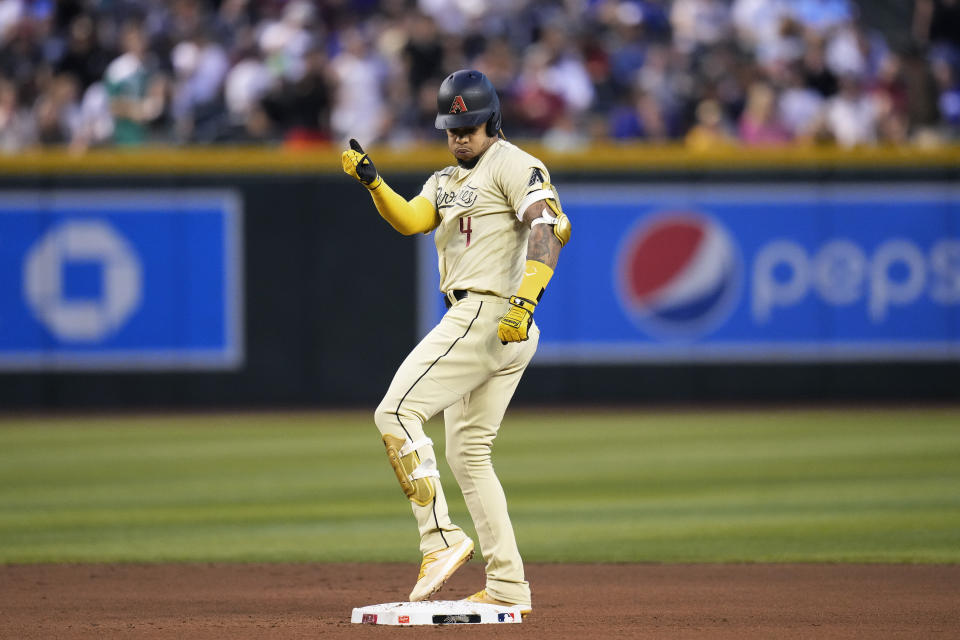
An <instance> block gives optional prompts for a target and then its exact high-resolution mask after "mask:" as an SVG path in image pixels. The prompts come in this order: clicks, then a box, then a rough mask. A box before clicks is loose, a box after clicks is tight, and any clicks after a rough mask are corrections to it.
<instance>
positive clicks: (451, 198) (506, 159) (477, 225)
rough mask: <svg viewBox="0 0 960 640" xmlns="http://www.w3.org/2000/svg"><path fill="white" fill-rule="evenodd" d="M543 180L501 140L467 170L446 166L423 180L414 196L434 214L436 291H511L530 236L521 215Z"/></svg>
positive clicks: (534, 163)
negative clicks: (427, 203) (437, 220)
mask: <svg viewBox="0 0 960 640" xmlns="http://www.w3.org/2000/svg"><path fill="white" fill-rule="evenodd" d="M549 181H550V176H549V174H548V173H547V168H546V167H545V166H544V164H543V163H542V162H540V161H539V160H538V159H536V158H535V157H533V156H532V155H530V154H529V153H527V152H526V151H523V150H522V149H520V148H518V147H517V146H515V145H513V144H511V143H509V142H507V141H506V140H497V141H496V142H495V143H493V145H491V147H490V148H489V149H487V151H486V152H485V153H484V154H483V155H482V156H481V157H480V160H479V162H477V164H476V166H474V167H473V168H472V169H465V168H463V167H459V166H450V167H446V168H445V169H442V170H441V171H437V172H436V173H434V174H433V175H432V176H430V178H429V179H427V182H426V183H425V184H424V185H423V189H422V190H421V191H420V195H421V196H422V197H424V198H427V199H428V200H430V201H431V202H433V203H434V206H435V207H436V209H437V213H438V214H439V215H440V225H439V226H438V227H437V229H436V232H435V235H434V240H435V242H436V245H437V256H438V258H439V268H440V290H441V291H443V292H447V291H451V290H455V289H468V290H470V291H476V292H478V293H492V294H494V295H497V296H500V297H502V298H509V297H510V296H512V295H513V294H514V293H516V291H517V287H518V286H519V285H520V280H521V278H522V277H523V267H524V263H525V262H526V257H527V239H528V237H529V235H530V229H529V228H528V227H527V226H526V225H525V224H522V223H521V219H522V216H523V212H524V210H525V209H526V208H527V207H529V206H530V205H531V204H533V203H534V202H537V201H538V200H542V199H543V198H544V197H545V192H544V184H546V183H549ZM550 193H555V192H550Z"/></svg>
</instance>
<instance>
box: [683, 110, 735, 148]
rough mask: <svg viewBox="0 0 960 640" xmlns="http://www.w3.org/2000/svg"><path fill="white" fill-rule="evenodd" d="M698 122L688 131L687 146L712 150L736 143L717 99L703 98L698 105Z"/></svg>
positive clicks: (685, 140)
mask: <svg viewBox="0 0 960 640" xmlns="http://www.w3.org/2000/svg"><path fill="white" fill-rule="evenodd" d="M696 116H697V121H696V124H695V125H694V126H693V127H692V128H691V129H690V131H688V132H687V135H686V137H685V139H684V142H685V144H686V146H687V147H688V148H690V149H692V150H693V151H711V150H715V149H722V148H724V147H730V146H732V145H734V144H736V138H735V137H734V136H733V134H732V133H731V131H730V126H729V124H728V123H727V121H726V118H725V117H724V115H723V109H722V108H721V107H720V103H719V102H717V101H716V100H712V99H708V100H703V101H702V102H700V104H698V105H697V111H696Z"/></svg>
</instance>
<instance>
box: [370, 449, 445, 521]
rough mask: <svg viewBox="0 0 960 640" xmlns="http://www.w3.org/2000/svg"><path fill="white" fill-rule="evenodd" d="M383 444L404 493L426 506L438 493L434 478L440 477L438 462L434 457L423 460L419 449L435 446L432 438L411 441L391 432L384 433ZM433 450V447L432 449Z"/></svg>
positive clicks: (412, 500)
mask: <svg viewBox="0 0 960 640" xmlns="http://www.w3.org/2000/svg"><path fill="white" fill-rule="evenodd" d="M383 444H384V446H385V447H386V448H387V459H388V460H390V466H391V467H393V471H394V473H396V474H397V481H398V482H399V483H400V488H401V489H403V493H404V495H406V496H407V498H409V499H410V501H411V502H413V503H414V504H418V505H420V506H421V507H425V506H427V505H428V504H430V502H431V501H432V500H433V498H434V497H435V496H436V495H437V492H436V489H435V488H434V486H433V478H439V477H440V472H439V471H437V463H436V461H434V460H433V459H430V458H427V459H425V460H421V458H420V455H419V454H418V453H417V449H420V448H422V447H427V446H430V447H432V446H433V441H432V440H430V438H423V439H422V440H418V441H417V442H411V441H410V440H405V439H403V438H398V437H396V436H392V435H390V434H384V436H383ZM431 450H432V449H431Z"/></svg>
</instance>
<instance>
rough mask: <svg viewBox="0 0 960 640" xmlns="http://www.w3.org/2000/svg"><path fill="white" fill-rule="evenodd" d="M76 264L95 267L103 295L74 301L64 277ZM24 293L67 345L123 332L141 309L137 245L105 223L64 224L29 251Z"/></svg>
mask: <svg viewBox="0 0 960 640" xmlns="http://www.w3.org/2000/svg"><path fill="white" fill-rule="evenodd" d="M76 264H87V265H89V264H92V265H96V266H97V271H98V273H99V274H100V275H99V280H100V286H99V287H98V289H99V294H98V295H97V296H96V297H93V298H80V299H73V298H71V297H70V296H68V295H66V293H65V291H64V282H63V274H64V272H65V271H66V270H67V269H69V268H70V266H71V265H76ZM23 280H24V282H23V291H24V295H25V297H26V301H27V304H28V305H29V307H30V309H31V310H32V311H33V313H34V315H35V316H36V317H37V319H38V320H39V321H40V322H41V323H43V325H44V326H45V327H47V329H49V330H50V332H51V333H52V334H53V335H55V336H56V337H57V338H58V339H60V340H63V341H65V342H95V341H98V340H101V339H103V338H104V337H106V336H107V335H109V334H111V333H113V332H114V331H116V330H117V329H119V328H120V327H121V326H122V325H123V324H124V323H125V322H126V321H127V319H128V318H129V317H130V315H131V314H132V313H133V312H134V311H135V310H136V308H137V307H138V306H139V305H140V300H141V297H142V288H143V282H142V280H143V277H142V268H141V266H140V260H139V259H138V258H137V254H136V252H135V251H134V249H133V247H131V246H130V244H129V243H128V242H127V241H126V240H125V239H124V238H123V237H122V236H121V235H120V234H118V233H117V232H116V231H115V230H114V229H113V227H111V226H110V225H109V224H107V223H106V222H103V221H101V220H83V221H71V222H66V223H64V224H62V225H60V226H58V227H56V228H54V229H52V230H50V231H48V232H47V233H46V234H45V235H44V236H43V237H41V238H40V239H39V240H37V242H36V244H34V245H33V246H32V247H31V248H30V251H29V252H28V253H27V256H26V259H25V263H24V269H23Z"/></svg>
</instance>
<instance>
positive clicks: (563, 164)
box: [0, 144, 960, 176]
mask: <svg viewBox="0 0 960 640" xmlns="http://www.w3.org/2000/svg"><path fill="white" fill-rule="evenodd" d="M523 148H524V149H526V150H527V151H529V152H530V153H532V154H534V155H536V156H537V157H539V158H540V159H541V160H543V161H544V162H545V163H546V165H547V167H549V168H550V169H551V171H576V170H583V171H597V170H602V171H632V170H644V171H657V170H664V171H683V170H717V169H720V170H722V169H751V168H756V169H773V170H777V169H822V168H866V169H869V168H896V167H903V168H954V169H956V168H960V145H955V146H949V147H940V148H936V149H918V148H913V147H908V148H870V149H853V150H841V149H835V148H823V147H803V148H783V149H756V148H725V149H717V150H712V151H706V152H694V151H690V150H688V149H685V148H683V147H682V146H654V145H637V144H631V145H598V146H594V147H591V148H590V149H589V150H582V151H578V152H574V153H558V152H555V151H551V150H548V149H546V148H544V147H543V146H541V145H538V144H523ZM370 155H371V157H373V159H374V161H375V163H376V165H377V167H378V168H379V169H381V170H382V171H383V172H384V173H385V174H387V173H388V172H390V171H393V172H397V171H405V170H406V171H417V172H422V171H434V170H436V169H439V168H441V167H443V166H446V165H448V164H451V160H452V158H451V156H450V154H449V152H448V151H447V150H446V147H444V146H442V145H428V146H413V147H404V148H398V147H386V146H382V147H374V148H372V149H371V150H370ZM340 172H341V168H340V149H339V148H335V147H323V148H317V149H309V150H291V149H280V148H263V147H256V148H235V147H224V148H219V147H194V148H186V149H180V148H156V147H155V148H149V149H138V150H93V151H89V152H87V153H85V154H81V155H78V154H72V153H70V152H67V151H59V150H50V151H31V152H25V153H21V154H17V155H0V176H17V175H36V174H44V175H49V174H67V175H82V174H124V175H129V174H147V175H150V174H193V173H203V174H233V173H247V174H294V173H320V174H327V173H330V174H336V173H340Z"/></svg>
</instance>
